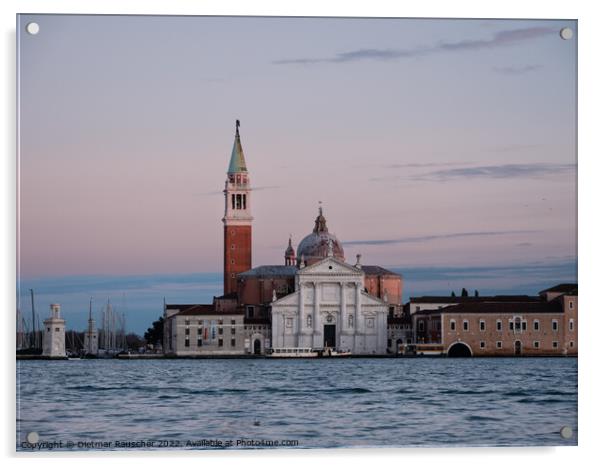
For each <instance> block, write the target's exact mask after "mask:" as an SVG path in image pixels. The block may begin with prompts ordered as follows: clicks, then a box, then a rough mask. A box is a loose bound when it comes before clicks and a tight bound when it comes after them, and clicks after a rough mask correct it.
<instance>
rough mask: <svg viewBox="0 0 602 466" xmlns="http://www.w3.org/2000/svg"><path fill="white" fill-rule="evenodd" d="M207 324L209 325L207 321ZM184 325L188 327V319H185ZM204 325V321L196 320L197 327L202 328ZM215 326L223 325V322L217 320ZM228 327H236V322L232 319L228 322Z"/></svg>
mask: <svg viewBox="0 0 602 466" xmlns="http://www.w3.org/2000/svg"><path fill="white" fill-rule="evenodd" d="M214 322H215V321H214ZM207 323H209V321H207ZM184 324H186V325H190V319H186V320H185V321H184ZM204 324H205V321H204V320H202V319H199V320H197V325H198V326H199V327H202V326H203V325H204ZM217 325H224V321H223V320H222V319H219V320H218V321H217ZM230 325H236V320H234V319H232V320H231V321H230Z"/></svg>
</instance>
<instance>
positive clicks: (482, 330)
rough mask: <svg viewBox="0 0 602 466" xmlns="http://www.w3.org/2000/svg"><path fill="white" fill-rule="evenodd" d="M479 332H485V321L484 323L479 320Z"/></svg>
mask: <svg viewBox="0 0 602 466" xmlns="http://www.w3.org/2000/svg"><path fill="white" fill-rule="evenodd" d="M479 330H480V331H481V332H484V331H485V321H484V320H480V321H479Z"/></svg>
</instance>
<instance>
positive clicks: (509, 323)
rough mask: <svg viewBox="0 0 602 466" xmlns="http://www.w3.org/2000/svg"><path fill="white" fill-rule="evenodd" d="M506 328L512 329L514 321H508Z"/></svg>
mask: <svg viewBox="0 0 602 466" xmlns="http://www.w3.org/2000/svg"><path fill="white" fill-rule="evenodd" d="M508 329H510V330H514V322H513V321H512V320H511V321H510V322H508Z"/></svg>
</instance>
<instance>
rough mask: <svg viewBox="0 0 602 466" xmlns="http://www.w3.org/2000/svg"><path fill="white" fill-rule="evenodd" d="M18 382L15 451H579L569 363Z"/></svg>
mask: <svg viewBox="0 0 602 466" xmlns="http://www.w3.org/2000/svg"><path fill="white" fill-rule="evenodd" d="M17 371H18V373H17V376H18V377H17V384H18V386H17V394H18V398H19V399H18V400H17V418H18V419H17V430H18V442H19V443H18V445H17V448H18V449H21V446H22V445H21V442H22V441H24V440H25V438H26V435H27V433H28V432H32V431H35V432H37V433H38V434H39V436H40V441H61V440H62V441H63V442H69V441H70V442H74V445H73V449H86V448H90V446H88V447H86V446H84V445H83V444H80V445H79V446H78V445H77V442H100V441H107V442H116V441H124V442H137V441H147V442H148V441H156V442H161V441H163V442H164V443H163V444H161V445H154V446H157V447H163V446H171V447H176V448H177V447H184V448H186V447H187V443H186V442H188V441H190V442H196V443H190V444H188V448H211V445H209V444H207V442H205V443H203V442H202V441H208V440H221V441H224V442H225V441H228V440H230V441H233V445H232V446H234V447H236V442H237V441H238V440H240V439H246V440H255V441H288V440H295V441H298V444H297V445H296V446H297V447H300V448H312V447H321V448H327V447H345V446H418V445H420V446H428V445H432V446H438V445H439V446H448V445H449V446H451V445H576V443H577V360H576V359H570V358H532V359H527V358H523V359H511V358H508V359H506V358H503V359H401V358H400V359H339V360H336V359H335V360H269V359H256V360H242V359H223V360H218V359H213V360H171V359H170V360H147V361H140V360H135V361H116V360H83V361H18V362H17ZM565 425H566V426H569V427H571V428H572V429H573V432H574V435H573V437H572V438H570V439H562V438H561V437H560V434H559V431H560V429H561V427H563V426H565ZM96 446H98V445H96ZM227 446H229V445H227ZM246 446H247V447H249V444H247V445H246ZM251 446H252V445H251ZM293 446H295V445H294V442H293ZM239 447H240V445H239ZM105 448H106V447H105ZM108 448H115V445H114V443H112V444H111V445H110V446H109V447H108Z"/></svg>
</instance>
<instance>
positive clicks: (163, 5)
mask: <svg viewBox="0 0 602 466" xmlns="http://www.w3.org/2000/svg"><path fill="white" fill-rule="evenodd" d="M596 4H597V2H594V1H581V2H577V1H568V0H565V1H562V2H561V1H556V0H549V1H530V2H526V1H524V0H520V1H518V0H505V1H503V2H502V1H495V2H492V1H490V2H482V1H477V0H472V1H469V0H454V1H445V0H439V1H420V2H412V3H407V2H393V1H389V2H387V1H378V0H372V1H369V2H367V1H359V0H346V1H343V0H337V1H334V0H331V1H329V2H326V1H317V0H305V1H299V0H293V1H289V2H282V1H276V0H272V1H266V0H254V1H252V2H250V1H245V0H236V1H235V0H221V1H218V0H206V1H201V0H198V1H194V0H144V1H134V0H87V1H81V0H70V1H69V0H64V1H63V0H53V1H50V0H48V1H43V0H36V1H28V0H21V1H16V0H3V1H2V2H0V8H1V12H2V13H3V14H2V15H1V16H0V18H1V21H2V33H3V34H2V38H3V40H4V43H3V47H2V52H3V62H2V64H3V65H4V66H2V70H3V71H2V73H0V74H1V75H2V84H3V86H2V91H3V97H4V98H3V99H2V102H4V108H3V110H4V111H3V112H2V113H1V117H0V118H1V119H2V121H1V124H0V128H1V131H2V138H1V139H0V140H1V141H3V142H4V149H5V150H4V151H3V152H4V157H3V158H2V167H1V168H0V173H1V174H2V176H3V179H2V182H0V186H2V188H1V192H2V202H1V203H0V206H1V209H2V210H1V214H2V219H3V220H4V223H3V225H4V228H2V229H1V233H0V234H1V238H2V241H1V244H2V254H1V255H0V257H2V258H4V260H3V267H2V268H1V269H0V270H1V276H0V287H1V291H2V296H3V297H4V306H3V311H4V315H5V319H9V318H10V316H11V315H12V314H13V313H14V312H13V310H14V309H15V271H14V258H15V247H14V245H15V228H16V226H15V225H16V224H15V179H14V178H15V171H16V166H15V158H14V154H15V122H14V120H15V93H14V89H15V76H14V69H15V35H14V30H15V16H14V15H15V13H17V12H22V13H35V12H46V13H90V14H92V13H105V14H106V13H120V14H222V15H291V16H292V15H306V16H320V15H324V16H402V17H481V18H511V17H516V18H568V19H574V18H577V19H578V20H579V31H578V32H579V33H578V36H579V201H580V202H579V207H580V209H579V249H580V251H579V252H580V254H579V282H580V283H579V284H580V288H581V300H580V301H581V302H580V309H581V319H582V325H581V326H580V331H581V335H580V340H581V341H580V354H579V366H580V373H579V381H580V387H579V399H580V408H579V419H580V422H579V443H580V446H579V447H578V448H555V449H552V448H537V449H525V448H523V449H519V448H505V449H495V450H494V449H489V448H485V449H475V450H470V449H463V448H459V449H428V450H426V449H403V450H401V449H400V450H390V449H385V450H381V449H378V450H376V449H348V450H329V451H325V450H308V451H299V450H295V451H283V450H280V451H245V452H225V453H217V452H203V453H199V452H195V453H189V452H180V453H178V454H177V457H178V461H183V462H185V463H188V462H190V463H193V462H194V463H195V464H198V462H199V460H200V461H208V460H209V461H212V462H214V461H220V462H222V461H223V462H225V463H226V464H235V463H238V462H241V461H242V460H244V461H245V462H250V463H251V464H262V465H267V464H281V463H282V462H283V461H286V462H287V464H301V463H303V464H306V463H307V462H308V461H311V462H315V461H316V460H318V461H320V462H322V461H328V463H329V464H341V463H343V462H344V463H345V464H349V463H351V464H354V463H355V464H357V463H360V462H361V463H364V462H366V461H367V460H368V459H369V458H371V457H372V456H377V457H379V458H378V460H379V461H395V462H396V463H397V462H403V463H408V462H411V463H421V464H431V463H435V462H436V463H442V462H445V463H452V464H460V463H461V464H462V465H469V464H479V465H482V463H483V460H484V459H485V455H486V456H487V459H486V461H487V463H488V464H491V465H496V464H507V463H508V462H509V461H511V462H512V463H514V464H522V463H523V462H525V463H526V462H529V463H533V462H534V461H535V462H540V461H545V463H546V464H551V465H554V464H563V465H566V464H581V463H589V462H590V461H589V460H592V459H593V458H594V457H595V454H596V452H597V450H598V449H599V447H598V446H597V445H600V444H602V442H599V440H598V435H597V432H598V431H599V419H600V418H601V416H600V407H599V402H597V400H598V399H599V397H598V396H597V395H598V394H599V393H600V389H601V388H602V387H601V386H600V377H601V376H600V371H599V370H598V368H599V360H598V359H597V358H598V357H599V356H598V352H597V351H596V350H599V348H596V347H595V346H594V345H595V342H596V341H597V340H598V338H597V337H598V335H596V333H595V332H597V330H598V329H600V328H602V326H601V325H600V324H601V322H600V317H599V316H600V313H599V309H598V306H597V302H596V300H595V296H594V290H595V283H594V280H595V279H596V278H597V276H599V268H598V267H596V265H597V264H599V263H601V259H602V258H601V256H600V241H599V240H598V238H597V236H599V228H598V225H599V221H598V218H599V213H598V212H599V202H597V198H599V197H600V195H601V193H600V187H599V186H600V183H598V174H599V173H602V170H601V164H600V157H601V155H602V150H600V149H601V148H600V141H599V134H600V116H599V113H600V108H601V104H602V102H601V99H600V83H601V82H602V75H601V71H600V59H599V53H600V52H599V45H600V43H601V42H602V41H601V40H600V36H601V32H600V31H602V24H601V20H600V15H599V14H597V11H596V8H595V6H596ZM559 111H562V109H559ZM596 136H598V137H596ZM9 322H12V321H11V320H9ZM2 328H3V329H4V331H5V333H4V344H5V348H4V349H5V350H6V351H4V352H3V353H4V357H3V370H4V376H5V377H4V380H5V384H3V395H4V396H3V399H4V402H5V403H6V405H5V409H4V410H3V414H4V416H3V421H2V423H1V426H2V440H3V442H2V447H3V450H4V451H3V453H4V455H5V456H11V452H12V451H13V447H14V436H15V425H14V412H15V407H14V390H15V388H14V369H15V361H14V356H13V355H14V331H13V328H12V325H3V326H2ZM13 456H14V454H13ZM45 456H46V457H45V459H44V460H43V461H44V462H45V463H50V464H54V463H58V462H60V463H64V462H69V463H70V462H72V461H77V462H81V461H82V458H84V457H85V458H86V463H94V464H104V462H105V461H106V460H107V458H106V455H101V454H86V455H83V454H70V455H67V454H57V455H45ZM120 456H127V459H126V461H128V462H129V461H133V460H135V459H136V457H142V458H143V461H144V462H145V464H147V463H151V464H153V463H154V464H156V463H158V462H164V461H165V459H166V456H175V454H169V453H167V454H162V453H155V452H145V453H133V454H128V455H120ZM21 457H23V455H21ZM34 457H37V458H40V456H34ZM9 461H11V462H12V461H14V457H13V458H10V459H9ZM113 461H114V460H113ZM27 462H29V461H26V463H27Z"/></svg>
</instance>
